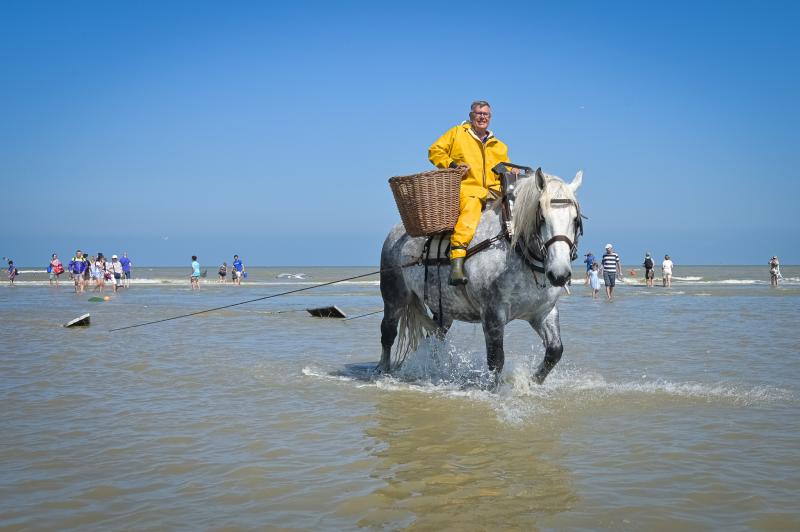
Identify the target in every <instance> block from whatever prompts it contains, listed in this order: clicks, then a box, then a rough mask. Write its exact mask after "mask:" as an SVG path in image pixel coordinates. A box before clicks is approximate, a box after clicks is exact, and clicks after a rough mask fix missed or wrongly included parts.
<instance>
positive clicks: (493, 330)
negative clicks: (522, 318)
mask: <svg viewBox="0 0 800 532" xmlns="http://www.w3.org/2000/svg"><path fill="white" fill-rule="evenodd" d="M481 324H482V325H483V336H484V339H485V340H486V364H487V365H488V366H489V370H490V371H492V372H493V373H494V374H495V380H497V379H498V378H499V376H500V373H501V372H502V371H503V364H504V363H505V361H506V355H505V352H504V351H503V333H504V332H505V328H506V319H505V314H504V313H503V312H500V311H488V312H484V314H483V316H481Z"/></svg>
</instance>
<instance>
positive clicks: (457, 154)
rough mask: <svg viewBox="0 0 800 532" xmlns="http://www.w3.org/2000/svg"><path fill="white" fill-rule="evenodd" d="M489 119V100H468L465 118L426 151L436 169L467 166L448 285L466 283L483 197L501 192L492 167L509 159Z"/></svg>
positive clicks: (485, 198) (483, 202) (506, 149)
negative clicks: (467, 268)
mask: <svg viewBox="0 0 800 532" xmlns="http://www.w3.org/2000/svg"><path fill="white" fill-rule="evenodd" d="M491 119H492V108H491V106H490V105H489V102H486V101H483V100H478V101H475V102H472V105H471V106H470V112H469V121H464V122H463V123H461V124H459V125H457V126H455V127H453V128H451V129H449V130H448V131H447V132H446V133H445V134H444V135H442V136H441V137H440V138H439V140H437V141H436V142H434V143H433V145H432V146H431V147H430V149H429V150H428V158H429V159H430V161H431V162H432V163H433V164H434V165H436V166H438V167H439V168H448V167H450V168H456V167H457V166H462V165H463V166H466V167H467V168H468V171H467V174H466V175H465V176H464V178H463V179H462V181H461V192H460V194H459V196H460V205H459V215H458V221H457V222H456V226H455V229H454V230H453V235H452V236H451V237H450V260H451V268H450V280H449V282H450V284H451V285H463V284H466V283H467V277H466V276H465V275H464V259H465V257H466V256H467V247H468V246H469V243H470V241H471V240H472V237H473V236H474V235H475V230H476V229H477V227H478V222H479V221H480V219H481V212H482V211H483V207H484V206H485V205H486V201H487V199H492V198H495V197H498V196H500V194H501V190H500V178H499V177H498V175H497V174H495V173H494V172H492V168H494V166H495V165H496V164H497V163H501V162H509V160H508V146H506V145H505V144H504V143H502V142H501V141H500V140H499V139H498V138H497V137H495V136H494V134H493V133H492V132H491V131H489V122H490V121H491ZM512 171H514V172H515V173H516V172H517V171H518V170H516V169H514V170H512Z"/></svg>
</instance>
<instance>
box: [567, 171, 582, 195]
mask: <svg viewBox="0 0 800 532" xmlns="http://www.w3.org/2000/svg"><path fill="white" fill-rule="evenodd" d="M582 182H583V170H578V173H577V174H575V179H573V180H572V183H570V184H569V185H568V186H569V189H570V190H571V191H572V193H573V194H575V191H576V190H578V188H579V187H580V186H581V183H582Z"/></svg>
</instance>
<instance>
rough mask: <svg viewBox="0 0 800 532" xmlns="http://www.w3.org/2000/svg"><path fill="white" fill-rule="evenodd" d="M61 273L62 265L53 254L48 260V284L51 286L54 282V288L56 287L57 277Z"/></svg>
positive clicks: (62, 270)
mask: <svg viewBox="0 0 800 532" xmlns="http://www.w3.org/2000/svg"><path fill="white" fill-rule="evenodd" d="M62 273H64V265H63V264H61V261H60V260H59V258H58V255H56V254H55V253H53V256H52V257H51V258H50V284H53V281H55V282H56V286H58V276H59V275H61V274H62Z"/></svg>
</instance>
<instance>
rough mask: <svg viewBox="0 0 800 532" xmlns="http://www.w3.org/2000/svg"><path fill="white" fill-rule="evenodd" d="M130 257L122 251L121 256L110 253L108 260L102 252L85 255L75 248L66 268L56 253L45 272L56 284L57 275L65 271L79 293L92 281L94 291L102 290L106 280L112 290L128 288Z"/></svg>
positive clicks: (130, 274) (129, 284)
mask: <svg viewBox="0 0 800 532" xmlns="http://www.w3.org/2000/svg"><path fill="white" fill-rule="evenodd" d="M132 265H133V264H132V263H131V259H130V258H128V252H127V251H126V252H124V253H123V254H122V257H121V258H120V257H118V256H117V255H111V260H108V259H107V258H106V256H105V255H104V254H103V253H99V252H98V253H97V254H96V255H91V256H87V254H85V253H84V252H83V251H81V250H80V249H79V250H76V251H75V255H74V256H73V257H72V259H71V260H70V261H69V262H68V263H67V266H66V268H65V267H64V264H63V263H62V262H61V259H59V258H58V255H57V254H56V253H53V255H52V256H51V257H50V265H49V266H48V267H47V273H48V275H49V277H50V284H51V285H52V284H55V285H56V286H58V281H59V277H60V276H61V275H62V274H64V273H67V274H68V275H69V276H70V278H71V279H72V281H73V283H74V285H75V292H76V293H81V292H84V291H85V290H86V287H87V286H88V285H90V284H91V283H94V291H99V292H101V293H102V292H103V291H104V290H105V286H106V282H108V283H110V284H111V287H112V288H113V290H114V292H117V291H118V290H119V289H120V288H130V286H131V278H132V277H133V275H132V273H131V266H132Z"/></svg>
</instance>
